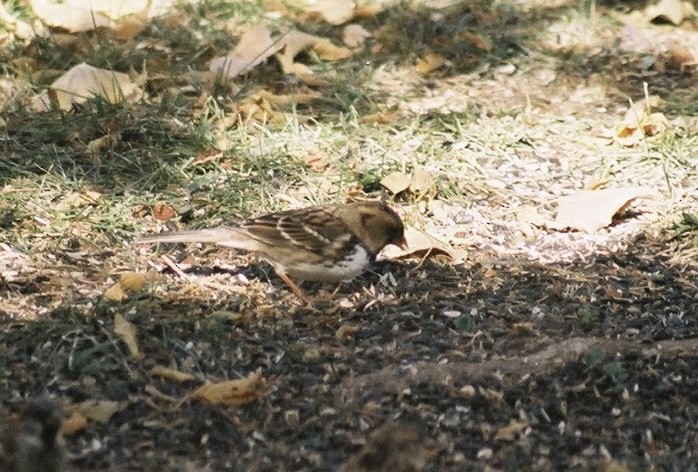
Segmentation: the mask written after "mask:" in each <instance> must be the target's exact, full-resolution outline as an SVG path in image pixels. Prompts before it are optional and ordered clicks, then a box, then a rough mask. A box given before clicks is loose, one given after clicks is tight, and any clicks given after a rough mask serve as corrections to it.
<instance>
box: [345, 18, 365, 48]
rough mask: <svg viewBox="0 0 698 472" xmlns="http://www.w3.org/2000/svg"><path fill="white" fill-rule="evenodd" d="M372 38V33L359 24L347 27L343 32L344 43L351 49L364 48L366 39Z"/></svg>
mask: <svg viewBox="0 0 698 472" xmlns="http://www.w3.org/2000/svg"><path fill="white" fill-rule="evenodd" d="M371 36H372V35H371V33H370V32H368V31H367V30H366V28H364V27H363V26H361V25H359V24H357V23H352V24H350V25H346V26H345V27H344V29H343V30H342V42H343V43H344V44H345V45H347V46H349V47H350V48H358V47H359V46H362V45H363V44H364V42H365V41H366V38H370V37H371Z"/></svg>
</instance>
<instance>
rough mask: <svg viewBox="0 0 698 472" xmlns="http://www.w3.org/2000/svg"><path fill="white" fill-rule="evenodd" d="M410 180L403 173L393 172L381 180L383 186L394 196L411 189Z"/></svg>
mask: <svg viewBox="0 0 698 472" xmlns="http://www.w3.org/2000/svg"><path fill="white" fill-rule="evenodd" d="M410 181H411V180H410V178H409V177H408V176H407V175H405V174H403V173H402V172H391V173H390V174H388V175H386V176H385V177H383V178H382V179H381V185H382V186H383V187H385V188H387V189H388V190H390V192H391V193H392V194H393V195H397V194H398V193H400V192H404V191H405V190H407V189H408V188H409V187H410Z"/></svg>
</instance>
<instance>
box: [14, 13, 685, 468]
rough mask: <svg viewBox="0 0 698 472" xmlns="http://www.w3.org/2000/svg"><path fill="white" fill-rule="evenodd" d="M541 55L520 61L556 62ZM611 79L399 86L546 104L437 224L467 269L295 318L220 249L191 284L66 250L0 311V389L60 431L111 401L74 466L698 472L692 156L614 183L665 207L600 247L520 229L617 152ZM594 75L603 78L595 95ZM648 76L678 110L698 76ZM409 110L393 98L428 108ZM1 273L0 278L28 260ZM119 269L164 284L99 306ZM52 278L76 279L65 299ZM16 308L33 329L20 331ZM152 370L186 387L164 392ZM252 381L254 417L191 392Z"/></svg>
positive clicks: (443, 263) (489, 75)
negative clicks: (686, 213) (686, 227)
mask: <svg viewBox="0 0 698 472" xmlns="http://www.w3.org/2000/svg"><path fill="white" fill-rule="evenodd" d="M685 28H686V32H687V34H688V33H692V34H695V33H693V31H692V30H691V28H689V27H685ZM616 33H618V31H616ZM522 47H523V46H522ZM606 52H608V51H607V50H606ZM592 57H593V58H594V61H596V62H594V63H593V64H587V66H588V67H592V68H593V67H596V66H598V65H599V64H604V63H606V65H604V67H607V70H608V71H611V72H612V71H617V70H619V69H621V67H620V66H619V65H618V64H620V62H622V61H621V59H620V58H619V56H613V55H610V54H609V56H608V57H607V58H606V59H608V58H611V59H608V61H610V62H613V61H618V63H617V64H616V63H611V64H610V65H609V64H607V62H608V61H606V60H601V59H600V58H599V55H595V56H592ZM537 59H540V56H535V57H533V58H528V59H525V60H526V61H531V62H530V63H531V64H533V66H532V67H533V68H536V69H537V70H538V71H539V72H540V71H543V70H544V69H546V68H548V67H549V64H548V63H543V62H540V63H538V62H536V60H537ZM522 60H524V59H522ZM623 63H624V64H625V62H623ZM519 66H520V64H519ZM570 67H571V66H570ZM627 67H630V68H632V67H633V66H632V65H627ZM633 70H636V69H633ZM548 72H550V73H553V74H554V73H555V71H553V70H549V71H548ZM611 72H608V74H606V75H603V76H600V75H599V74H598V73H596V72H594V73H587V72H586V71H582V70H579V71H576V72H575V71H570V70H568V71H567V73H566V74H565V75H564V77H562V79H561V80H560V81H557V82H554V83H552V84H551V83H548V82H542V81H539V80H537V79H535V78H536V77H540V75H536V74H535V73H533V72H531V70H528V72H527V73H526V74H522V75H518V74H517V73H513V74H511V75H510V74H509V72H506V71H502V70H499V71H495V70H485V69H483V70H479V71H478V72H473V73H471V74H469V75H467V76H466V75H454V76H452V77H445V78H443V80H435V81H434V82H433V83H429V84H427V83H426V82H427V81H426V80H425V79H423V78H420V77H419V76H418V74H415V76H414V77H412V76H401V75H400V73H399V71H395V72H394V76H392V77H391V80H393V81H398V80H399V82H400V84H401V87H404V89H405V90H410V91H412V92H414V93H415V94H417V95H419V97H420V98H419V100H423V97H424V96H425V94H426V95H428V96H429V97H430V99H431V100H436V99H437V98H438V97H440V96H441V95H443V94H444V93H446V92H448V91H450V92H449V93H452V92H454V91H455V92H456V93H457V95H459V96H467V97H471V99H472V100H474V99H475V98H473V97H477V101H478V102H479V103H487V104H488V106H489V107H491V108H496V103H497V101H498V100H500V101H503V102H504V101H506V102H508V103H509V105H511V102H512V101H514V102H517V101H520V102H521V104H522V106H525V104H526V101H527V100H529V101H530V100H532V103H533V107H534V108H536V111H535V113H536V120H535V121H536V123H534V124H531V126H530V128H529V129H527V130H523V131H521V135H520V136H518V137H516V136H514V135H515V134H516V133H514V132H513V131H512V130H511V129H505V130H502V131H501V133H502V136H506V138H507V139H514V140H517V141H520V142H521V143H522V144H521V147H520V148H517V149H518V150H517V151H516V152H514V153H511V152H509V153H507V154H504V153H502V154H500V153H498V152H495V151H491V152H489V153H485V154H483V155H480V156H479V157H478V162H477V165H478V166H479V168H480V169H482V172H483V174H482V175H478V176H477V177H473V180H474V181H475V180H478V181H479V183H482V182H487V185H488V189H489V190H487V191H485V192H473V193H472V194H471V195H468V196H467V198H463V199H461V200H460V201H458V200H454V201H449V200H445V201H444V203H443V204H442V207H441V211H442V213H443V212H446V213H447V215H448V218H446V217H443V218H442V219H439V218H436V217H435V218H434V220H433V222H432V225H433V226H434V227H436V228H437V230H438V227H445V226H447V225H446V224H445V223H443V221H444V220H446V219H449V221H451V223H450V227H449V228H448V229H449V231H451V233H452V230H453V228H460V229H461V230H462V233H463V234H464V235H465V236H464V238H465V239H461V240H460V242H458V243H453V245H454V246H455V247H457V248H458V249H459V250H461V251H463V252H464V254H465V259H464V260H463V261H453V260H449V259H448V258H447V257H445V256H444V255H443V254H441V255H440V256H438V257H425V258H423V259H421V258H419V257H417V258H411V259H410V258H406V259H390V260H387V259H384V260H381V261H379V262H378V263H377V264H376V266H375V267H373V269H372V271H371V272H368V273H366V274H365V275H363V276H362V277H360V278H358V279H356V280H354V281H352V282H349V283H345V284H342V285H341V286H340V287H338V288H337V287H334V286H327V285H322V284H308V283H305V284H303V288H304V290H305V291H306V292H308V293H310V294H312V295H313V296H314V297H315V301H314V302H313V303H312V304H311V305H304V304H302V303H299V301H298V300H296V299H295V298H294V297H293V295H292V294H291V293H290V291H289V290H288V289H287V287H286V286H285V285H284V284H283V283H282V282H281V281H280V280H279V278H278V277H277V276H276V275H275V274H274V273H273V271H272V270H271V269H270V268H269V267H268V266H266V265H265V264H264V263H257V262H256V261H255V260H254V259H253V258H250V257H249V256H245V255H240V254H236V253H234V252H230V251H227V250H223V249H211V248H197V247H193V246H186V251H187V254H188V255H190V258H189V259H188V262H190V264H189V265H185V266H182V267H183V269H182V270H183V272H182V273H180V274H177V273H174V272H173V271H172V270H170V269H169V268H168V267H167V266H166V265H159V262H158V261H159V259H157V256H154V255H153V254H152V252H151V251H150V250H149V249H147V250H146V249H138V250H136V249H133V248H126V249H125V248H123V247H119V248H108V249H105V250H102V251H101V252H99V251H96V250H95V251H93V252H91V253H89V254H88V253H83V252H79V253H78V252H76V253H61V254H53V255H52V256H51V258H50V259H47V260H45V261H44V263H43V265H42V264H40V263H37V262H36V261H34V262H32V263H33V264H35V265H36V268H35V270H28V269H24V270H23V271H22V270H19V269H18V270H19V272H18V273H21V276H18V277H15V278H14V279H13V280H12V281H2V282H0V283H1V284H2V286H3V288H2V290H5V291H7V293H8V294H9V293H11V294H12V298H11V300H13V301H12V304H16V306H15V307H10V306H9V305H8V306H6V307H4V308H3V307H0V313H5V316H4V319H3V325H2V326H3V327H2V330H1V331H0V351H2V352H3V355H2V361H1V362H0V367H1V368H0V389H1V390H2V391H4V392H15V393H16V392H23V394H25V395H29V394H40V393H42V391H43V390H44V389H45V390H48V391H50V392H51V393H52V394H54V395H56V396H58V397H59V398H61V399H62V401H63V402H64V404H65V405H66V411H67V412H70V411H72V410H71V407H70V405H76V404H79V403H80V402H83V401H88V400H94V399H105V400H110V401H113V402H117V408H116V412H115V413H114V414H113V415H111V416H109V417H108V418H107V419H106V420H105V421H103V422H100V421H94V420H90V421H89V422H88V423H87V425H86V426H85V427H84V428H82V429H81V430H80V431H78V432H76V433H74V434H70V435H68V434H66V437H65V440H66V447H67V449H68V451H69V467H70V468H71V469H74V470H133V471H136V470H138V471H152V470H168V471H220V470H235V471H326V470H343V471H344V472H347V471H363V470H366V471H369V470H370V471H389V470H390V471H398V472H399V471H418V470H423V471H461V470H472V471H560V470H575V471H576V470H579V471H586V470H604V471H625V470H627V471H631V470H632V471H635V470H648V471H649V470H652V471H655V470H656V471H659V470H661V471H676V472H679V471H681V472H689V471H698V374H697V372H698V316H697V313H696V312H697V306H698V287H697V285H696V284H697V283H698V282H697V281H698V258H697V255H696V251H695V247H693V246H692V245H691V244H690V243H688V242H686V241H685V240H682V239H673V240H672V239H670V236H671V234H670V229H668V228H669V226H668V222H667V219H666V217H667V215H672V214H676V212H679V211H681V209H686V210H691V209H692V210H695V209H696V208H697V206H696V200H695V196H694V194H693V193H694V192H695V180H693V177H692V176H694V175H695V174H691V172H692V168H691V167H690V166H695V162H694V161H695V152H693V155H692V156H686V157H687V159H688V162H689V163H691V162H692V164H690V166H689V165H687V167H686V168H685V169H684V170H677V169H674V172H676V174H673V175H672V182H673V183H674V185H673V187H672V189H671V191H669V190H667V189H666V187H664V182H665V180H666V179H665V177H666V175H665V174H664V173H663V171H665V170H666V169H662V168H661V166H655V165H652V166H645V167H642V166H640V167H641V168H640V169H639V170H638V169H634V170H633V172H631V171H629V170H627V169H625V170H624V171H623V172H618V174H617V175H615V176H614V177H615V181H614V185H617V186H622V185H626V184H634V185H648V186H650V187H652V188H654V189H657V190H658V191H659V193H661V195H662V197H660V198H659V199H655V200H650V201H638V202H636V203H635V204H634V205H633V206H632V208H631V212H630V213H626V214H625V215H624V216H623V217H621V218H618V219H616V221H615V222H614V224H613V225H611V226H609V227H608V228H604V229H601V230H600V231H598V232H596V233H594V234H591V235H590V234H586V233H583V232H574V231H559V230H553V229H550V228H548V227H546V226H545V225H535V224H529V223H527V222H523V223H522V222H521V221H520V220H517V218H516V217H515V212H516V208H521V207H524V206H529V205H535V206H536V207H537V208H538V209H539V210H540V212H542V213H543V214H545V215H546V216H549V217H552V214H553V213H554V207H555V201H556V197H557V196H560V195H562V194H564V193H566V192H569V191H571V190H573V189H574V188H579V187H580V186H581V185H583V183H584V182H585V181H586V180H589V179H590V178H591V177H593V176H594V175H595V172H596V171H597V170H598V169H599V159H600V157H599V156H600V153H602V152H603V149H604V148H603V146H605V145H607V144H602V145H601V144H600V145H599V147H594V148H593V150H591V149H592V147H593V146H596V145H597V144H598V143H597V141H598V140H603V139H606V137H601V138H600V137H599V136H598V133H597V132H598V131H599V130H601V129H611V128H612V127H613V125H614V123H617V121H618V120H619V118H620V117H622V113H620V112H609V110H616V111H618V110H621V109H622V107H624V106H626V105H627V100H625V99H624V98H622V97H626V96H627V95H628V94H633V96H635V97H636V98H638V99H641V98H642V95H641V88H637V87H635V85H637V84H639V83H640V82H641V81H638V80H635V81H634V82H631V81H628V82H624V81H623V79H624V78H626V79H627V76H623V77H615V76H613V74H612V73H611ZM385 74H386V75H385V76H384V77H383V80H384V81H383V83H388V82H389V80H388V78H389V77H388V75H390V72H389V71H387V72H385ZM575 74H579V75H575ZM688 76H690V80H688V79H689V77H688ZM600 77H603V78H605V79H607V80H609V82H611V83H610V84H608V87H609V89H610V93H609V94H606V95H604V96H603V97H601V96H597V95H594V93H595V90H597V87H598V83H599V80H600ZM616 78H617V79H618V80H615V79H616ZM648 80H652V81H653V87H654V90H659V91H668V90H673V93H676V94H681V93H688V92H689V88H690V86H693V85H694V84H695V72H692V71H691V70H686V71H678V70H671V69H666V70H664V71H663V72H657V73H654V74H653V75H652V77H651V78H649V79H648ZM689 84H693V85H689ZM670 87H674V88H673V89H671V88H670ZM425 90H428V93H427V92H425ZM503 90H504V91H505V92H503ZM388 92H390V90H388ZM397 93H399V92H398V91H397V89H395V94H393V95H389V97H390V98H388V99H387V101H388V102H394V103H398V102H399V103H402V105H401V106H403V107H404V109H405V110H414V109H415V107H417V106H418V105H419V106H422V105H423V104H424V103H423V102H421V101H420V102H419V103H417V100H416V99H415V100H412V101H411V99H409V98H406V96H405V95H397ZM585 93H588V94H589V95H584V94H585ZM440 94H441V95H440ZM575 94H577V95H575ZM582 95H584V97H585V98H584V99H583V100H582V101H579V100H577V101H575V100H571V99H570V97H579V96H582ZM446 96H448V95H446ZM580 100H581V99H580ZM447 101H448V100H447ZM451 105H453V106H457V104H455V103H451ZM470 105H472V102H471V103H469V104H468V105H467V106H470ZM563 108H564V110H563ZM480 125H482V123H481V124H480ZM474 126H475V125H474ZM512 126H513V125H512ZM583 129H586V132H580V130H583ZM477 145H478V143H477V142H470V143H466V144H464V146H465V148H467V147H468V146H477ZM566 159H569V161H566ZM570 161H572V162H573V164H572V165H571V167H570V165H569V162H570ZM566 162H567V163H566ZM587 171H588V173H585V172H587ZM462 177H463V176H462ZM473 195H474V196H473ZM402 204H403V205H404V206H408V205H407V203H406V202H404V201H403V203H402ZM395 206H396V207H400V206H401V203H400V202H399V201H398V202H396V203H395ZM401 211H404V210H403V209H401ZM182 248H185V246H182ZM124 251H126V254H128V256H127V257H124V254H125V252H124ZM12 254H14V253H12ZM12 254H11V253H10V251H7V252H6V253H5V256H3V257H5V259H4V261H3V264H4V266H3V267H4V269H5V270H9V268H12V267H14V265H17V266H20V265H21V264H23V263H25V262H26V261H25V260H24V259H22V257H21V256H19V255H16V254H15V255H12ZM114 258H117V259H118V260H119V261H120V266H121V267H123V268H129V267H131V268H132V269H136V268H145V267H148V266H149V265H150V264H154V266H155V269H156V272H158V273H160V274H162V275H161V276H159V277H158V278H157V279H156V280H154V281H151V282H150V284H149V287H150V288H149V289H147V290H141V291H138V292H136V293H135V294H130V295H129V297H128V298H127V299H126V300H124V301H122V302H113V301H110V300H108V299H107V298H106V297H103V296H102V295H100V294H101V293H103V290H104V288H105V287H106V285H105V282H104V280H105V278H104V275H103V274H102V273H101V269H100V266H101V263H102V261H108V260H112V261H113V260H114ZM153 261H155V262H153ZM130 264H131V266H130ZM134 266H135V267H134ZM71 273H73V274H75V273H77V274H79V276H78V278H79V280H78V279H76V278H74V277H72V276H70V275H69V274H71ZM59 274H62V275H59ZM61 277H69V278H70V277H72V278H71V281H70V282H66V284H65V286H64V287H57V286H56V284H55V281H56V280H58V279H60V278H61ZM49 280H51V288H50V289H48V284H47V281H49ZM76 285H80V287H76ZM335 289H336V291H335ZM56 301H59V303H57V304H56V303H55V302H56ZM3 303H8V304H9V303H10V302H9V301H8V302H3ZM22 304H24V305H26V306H27V307H28V310H29V311H33V312H34V313H35V314H36V316H35V317H34V319H32V320H28V319H22V318H17V317H15V316H11V315H9V314H8V313H11V312H14V311H15V310H14V308H16V307H17V306H20V305H22ZM42 307H45V308H42ZM117 314H120V315H122V316H124V317H125V318H126V319H127V320H128V322H130V323H131V324H132V325H133V327H135V329H136V331H137V333H138V334H137V337H138V346H139V349H140V352H141V354H142V357H141V358H140V359H136V358H134V356H133V355H132V353H130V352H129V349H128V347H127V345H126V344H125V343H124V342H123V341H122V339H121V337H120V336H118V335H117V334H115V331H114V317H115V315H117ZM156 365H160V366H166V367H169V368H171V369H176V370H177V371H180V372H187V373H189V374H191V375H192V378H191V379H190V380H181V381H175V380H173V379H172V378H167V377H162V376H159V375H155V374H154V373H153V371H152V370H151V369H152V368H153V367H154V366H156ZM254 372H258V373H259V375H260V376H261V378H262V379H263V380H261V381H260V383H259V384H258V385H257V386H256V387H255V388H254V389H253V391H251V392H249V398H248V400H249V401H246V402H245V404H244V405H241V406H222V405H217V404H206V403H205V402H202V401H196V400H194V399H193V398H191V397H190V396H189V395H190V394H191V392H192V391H194V390H195V389H196V388H197V387H199V386H200V385H202V384H203V383H204V382H205V381H211V382H220V381H223V380H227V379H239V378H245V377H247V376H248V375H250V374H251V373H254ZM37 386H41V391H39V388H38V387H37ZM14 398H16V397H14ZM5 403H6V406H7V407H8V408H9V409H10V410H13V409H16V408H18V406H19V401H17V400H12V401H7V402H5Z"/></svg>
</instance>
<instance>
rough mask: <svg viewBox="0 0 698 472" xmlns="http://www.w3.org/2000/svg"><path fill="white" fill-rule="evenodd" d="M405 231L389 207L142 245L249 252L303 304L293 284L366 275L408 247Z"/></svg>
mask: <svg viewBox="0 0 698 472" xmlns="http://www.w3.org/2000/svg"><path fill="white" fill-rule="evenodd" d="M404 231H405V228H404V225H403V223H402V220H401V219H400V217H399V216H398V214H397V213H395V211H394V210H393V209H392V208H390V207H389V206H387V205H386V204H385V203H383V202H358V203H347V204H343V205H328V206H316V207H308V208H301V209H298V210H288V211H282V212H278V213H270V214H268V215H264V216H260V217H257V218H250V219H247V220H243V221H240V222H239V223H237V224H234V225H230V226H219V227H217V228H211V229H203V230H197V231H182V232H171V233H161V234H154V235H149V236H145V237H143V238H140V239H138V240H136V242H137V243H176V242H203V243H215V244H218V245H220V246H226V247H232V248H235V249H244V250H247V251H250V252H253V253H255V254H257V255H258V256H260V257H261V258H263V259H265V260H267V261H269V262H270V263H271V264H272V265H273V266H274V269H275V270H276V272H277V273H278V274H279V276H280V277H281V278H282V279H283V280H284V281H285V282H286V284H287V285H288V286H289V287H290V288H291V290H293V292H294V293H295V294H296V295H297V296H298V297H299V298H301V299H302V300H305V297H304V295H303V293H302V292H301V290H300V288H299V287H298V286H297V285H296V284H295V283H294V282H293V281H292V280H291V278H295V279H300V280H309V281H321V282H341V281H343V280H349V279H351V278H353V277H356V276H357V275H359V274H361V273H362V272H363V271H364V270H366V268H367V267H368V265H369V264H371V263H372V262H373V261H374V260H375V258H376V256H377V255H378V253H379V252H380V251H381V249H383V248H384V247H385V246H387V245H388V244H395V245H397V246H400V247H403V248H404V247H406V244H407V243H406V241H405V234H404Z"/></svg>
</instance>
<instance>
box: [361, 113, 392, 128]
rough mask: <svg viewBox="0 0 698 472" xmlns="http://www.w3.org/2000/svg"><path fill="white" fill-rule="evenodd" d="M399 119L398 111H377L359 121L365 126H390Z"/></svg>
mask: <svg viewBox="0 0 698 472" xmlns="http://www.w3.org/2000/svg"><path fill="white" fill-rule="evenodd" d="M398 119H400V112H399V111H377V112H376V113H371V114H370V115H364V116H362V117H361V118H360V119H359V121H360V122H361V123H366V124H378V125H390V124H393V123H395V122H396V121H397V120H398Z"/></svg>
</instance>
